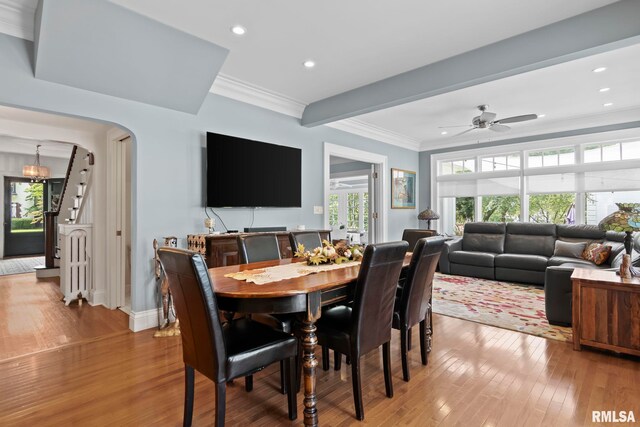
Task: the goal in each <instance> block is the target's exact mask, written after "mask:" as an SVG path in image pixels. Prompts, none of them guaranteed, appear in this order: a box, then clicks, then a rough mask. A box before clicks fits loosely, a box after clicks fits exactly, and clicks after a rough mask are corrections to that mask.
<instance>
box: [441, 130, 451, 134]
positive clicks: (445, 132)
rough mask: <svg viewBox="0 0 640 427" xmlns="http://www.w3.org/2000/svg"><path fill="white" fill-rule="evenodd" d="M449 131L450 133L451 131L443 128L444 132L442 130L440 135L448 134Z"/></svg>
mask: <svg viewBox="0 0 640 427" xmlns="http://www.w3.org/2000/svg"><path fill="white" fill-rule="evenodd" d="M448 133H449V132H447V131H446V130H443V131H442V132H440V135H446V134H448Z"/></svg>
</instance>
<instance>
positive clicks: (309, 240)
mask: <svg viewBox="0 0 640 427" xmlns="http://www.w3.org/2000/svg"><path fill="white" fill-rule="evenodd" d="M289 243H290V244H291V252H292V253H294V254H295V253H296V251H297V250H298V245H302V246H304V249H305V250H307V251H312V250H313V249H315V248H317V247H320V246H322V238H320V233H318V232H317V231H292V232H290V233H289Z"/></svg>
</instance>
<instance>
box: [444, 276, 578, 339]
mask: <svg viewBox="0 0 640 427" xmlns="http://www.w3.org/2000/svg"><path fill="white" fill-rule="evenodd" d="M433 311H434V312H435V313H438V314H443V315H445V316H451V317H457V318H459V319H464V320H470V321H472V322H477V323H483V324H485V325H491V326H497V327H500V328H504V329H511V330H513V331H518V332H524V333H526V334H531V335H537V336H539V337H544V338H549V339H553V340H558V341H568V342H571V341H572V333H571V328H566V327H562V326H553V325H550V324H549V322H547V318H546V315H545V311H544V290H542V289H541V288H537V287H534V286H526V285H518V284H515V283H507V282H498V281H495V280H486V279H478V278H475V277H463V276H449V275H446V274H440V273H436V276H435V278H434V279H433Z"/></svg>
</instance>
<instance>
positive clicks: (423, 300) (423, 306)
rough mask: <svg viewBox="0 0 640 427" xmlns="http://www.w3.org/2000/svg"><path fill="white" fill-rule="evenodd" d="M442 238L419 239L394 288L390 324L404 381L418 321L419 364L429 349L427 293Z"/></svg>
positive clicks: (429, 329) (429, 294)
mask: <svg viewBox="0 0 640 427" xmlns="http://www.w3.org/2000/svg"><path fill="white" fill-rule="evenodd" d="M444 242H445V238H444V237H430V238H423V239H419V240H418V241H417V243H416V246H415V248H414V250H413V254H412V256H411V263H410V264H409V268H408V271H407V275H406V280H405V281H404V284H403V286H402V288H400V289H399V290H398V295H397V297H396V304H395V308H394V315H393V327H394V328H396V329H399V330H400V341H401V342H400V347H401V355H402V371H403V377H404V380H405V381H409V369H408V362H407V353H408V350H409V336H408V335H409V334H410V333H411V327H412V326H414V325H417V324H418V323H420V350H421V355H422V363H423V364H424V365H426V364H427V354H428V353H429V351H431V348H430V339H431V332H432V327H431V296H432V288H433V286H432V284H433V277H434V275H435V271H436V267H437V266H438V261H439V260H440V253H441V252H442V247H443V246H444Z"/></svg>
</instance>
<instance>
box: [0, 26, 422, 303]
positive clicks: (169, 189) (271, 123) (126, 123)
mask: <svg viewBox="0 0 640 427" xmlns="http://www.w3.org/2000/svg"><path fill="white" fill-rule="evenodd" d="M32 51H33V43H31V42H28V41H25V40H21V39H17V38H14V37H11V36H7V35H0V57H1V58H2V61H0V104H5V105H10V106H16V107H24V108H30V109H37V110H42V111H49V112H60V113H63V114H68V115H74V116H79V117H87V118H93V119H97V120H100V121H105V122H111V123H116V124H119V125H121V126H123V127H125V128H127V129H129V130H130V131H131V133H132V134H133V136H134V141H135V142H134V148H133V173H132V184H133V189H132V190H133V191H132V198H133V200H132V209H133V221H132V228H133V236H132V247H133V251H132V253H133V271H132V275H133V277H132V282H133V285H132V309H133V311H142V310H147V309H151V308H154V307H155V306H156V303H155V292H156V284H155V280H154V276H153V266H152V262H151V260H152V258H153V250H152V247H151V243H152V240H153V239H154V238H158V237H162V236H167V235H175V236H181V237H184V236H186V234H188V233H194V232H203V231H204V226H203V224H202V222H203V218H204V212H203V199H204V197H203V192H204V188H203V181H204V171H203V164H204V147H205V132H206V131H213V132H219V133H226V134H231V135H237V136H241V137H244V138H250V139H258V140H262V141H266V142H272V143H277V144H281V145H288V146H292V147H299V148H301V149H302V170H303V175H304V176H303V183H302V205H303V207H302V208H300V209H260V210H257V211H256V219H255V223H254V226H261V225H265V226H266V225H274V224H277V225H281V224H282V225H286V226H288V227H293V226H295V225H297V224H305V225H306V226H307V228H315V227H321V226H322V216H320V215H313V206H314V205H322V204H323V183H322V173H323V171H322V161H323V160H322V159H323V142H325V141H326V142H330V143H333V144H340V145H344V146H348V147H351V148H356V149H360V150H364V151H369V152H374V153H379V154H383V155H386V156H388V158H389V162H388V166H389V167H394V168H401V169H410V170H417V167H418V155H417V153H416V152H414V151H410V150H405V149H401V148H397V147H394V146H390V145H388V144H384V143H381V142H378V141H374V140H370V139H366V138H362V137H359V136H356V135H352V134H348V133H345V132H342V131H339V130H336V129H332V128H329V127H324V126H320V127H317V128H312V129H309V128H304V127H302V126H300V124H299V120H298V119H295V118H292V117H289V116H285V115H281V114H278V113H275V112H272V111H268V110H264V109H261V108H257V107H254V106H250V105H247V104H243V103H241V102H237V101H234V100H231V99H227V98H224V97H221V96H217V95H213V94H209V95H208V96H207V98H206V100H205V102H204V104H203V107H202V108H201V110H200V112H199V113H198V114H197V115H190V114H186V113H180V112H176V111H171V110H167V109H164V108H160V107H154V106H150V105H145V104H142V103H139V102H133V101H127V100H123V99H120V98H115V97H112V96H107V95H101V94H98V93H94V92H89V91H86V90H81V89H76V88H71V87H67V86H63V85H60V84H54V83H49V82H46V81H43V80H38V79H35V78H34V77H33V68H32ZM238 172H239V173H242V171H241V170H240V171H238ZM219 212H220V214H221V216H222V217H223V219H224V220H225V222H226V224H227V226H228V227H229V228H242V227H245V226H247V225H249V224H250V222H251V210H248V209H234V210H220V211H219ZM388 215H389V234H388V236H389V239H390V240H393V239H400V236H401V234H402V230H403V229H404V228H407V227H411V228H413V227H415V226H417V219H416V215H417V211H416V210H389V213H388Z"/></svg>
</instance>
